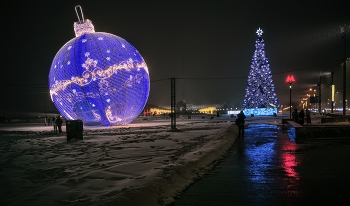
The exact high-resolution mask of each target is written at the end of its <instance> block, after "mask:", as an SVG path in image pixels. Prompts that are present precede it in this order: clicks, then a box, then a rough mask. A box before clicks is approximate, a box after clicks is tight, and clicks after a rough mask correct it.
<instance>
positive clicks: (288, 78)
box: [286, 75, 295, 84]
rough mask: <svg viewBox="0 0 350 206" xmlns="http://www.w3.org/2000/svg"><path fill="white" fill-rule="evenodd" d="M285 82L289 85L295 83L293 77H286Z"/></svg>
mask: <svg viewBox="0 0 350 206" xmlns="http://www.w3.org/2000/svg"><path fill="white" fill-rule="evenodd" d="M286 82H287V83H289V84H292V83H293V82H295V79H294V76H293V75H288V77H287V79H286Z"/></svg>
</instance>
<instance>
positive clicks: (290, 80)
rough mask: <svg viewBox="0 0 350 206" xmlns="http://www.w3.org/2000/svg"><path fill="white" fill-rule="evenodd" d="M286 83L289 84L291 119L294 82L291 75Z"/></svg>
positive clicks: (290, 116) (290, 114)
mask: <svg viewBox="0 0 350 206" xmlns="http://www.w3.org/2000/svg"><path fill="white" fill-rule="evenodd" d="M286 82H287V83H288V84H289V119H292V84H293V82H295V79H294V76H293V75H288V77H287V79H286Z"/></svg>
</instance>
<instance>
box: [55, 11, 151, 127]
mask: <svg viewBox="0 0 350 206" xmlns="http://www.w3.org/2000/svg"><path fill="white" fill-rule="evenodd" d="M78 18H79V17H78ZM74 30H75V34H76V37H75V38H73V39H71V40H70V41H68V42H67V43H66V44H65V45H63V46H62V47H61V49H60V50H59V51H58V52H57V54H56V56H55V57H54V59H53V62H52V65H51V68H50V72H49V88H50V95H51V99H52V101H53V103H54V104H55V106H56V108H57V109H58V111H59V112H60V114H61V115H62V116H63V117H64V118H65V119H67V120H82V121H83V122H84V123H85V125H89V124H90V125H103V126H114V125H127V124H129V123H131V122H132V121H133V120H135V119H136V118H137V117H138V116H139V115H140V113H141V112H142V110H143V108H144V106H145V105H146V102H147V99H148V95H149V91H150V78H149V73H148V68H147V65H146V62H145V61H144V59H143V57H142V56H141V54H140V53H139V52H138V51H137V49H136V48H135V47H134V46H132V45H131V44H130V43H129V42H127V41H126V40H125V39H123V38H121V37H118V36H116V35H113V34H110V33H104V32H95V30H94V26H93V24H92V22H91V21H90V20H88V19H79V21H78V22H75V23H74Z"/></svg>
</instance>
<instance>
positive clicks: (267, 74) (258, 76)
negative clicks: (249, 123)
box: [242, 28, 279, 115]
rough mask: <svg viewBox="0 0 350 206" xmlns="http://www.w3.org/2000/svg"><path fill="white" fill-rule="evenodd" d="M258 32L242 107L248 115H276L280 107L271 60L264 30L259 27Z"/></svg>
mask: <svg viewBox="0 0 350 206" xmlns="http://www.w3.org/2000/svg"><path fill="white" fill-rule="evenodd" d="M256 33H257V34H258V38H257V40H256V41H255V52H254V55H253V57H252V62H251V65H250V72H249V76H248V83H247V88H246V89H245V91H246V94H245V97H244V101H243V105H242V109H243V110H244V113H245V114H246V115H247V114H248V115H250V114H254V115H274V113H275V114H277V108H278V107H279V104H278V99H277V96H276V93H275V85H274V84H273V81H272V75H271V70H270V64H269V60H268V58H267V57H266V53H265V42H264V39H263V38H262V37H261V35H262V33H263V31H262V30H261V29H260V28H259V29H258V30H257V31H256Z"/></svg>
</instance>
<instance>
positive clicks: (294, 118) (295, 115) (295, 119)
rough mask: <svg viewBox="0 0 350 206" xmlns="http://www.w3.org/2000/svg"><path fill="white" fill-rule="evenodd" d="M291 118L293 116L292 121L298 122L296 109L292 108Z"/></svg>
mask: <svg viewBox="0 0 350 206" xmlns="http://www.w3.org/2000/svg"><path fill="white" fill-rule="evenodd" d="M292 118H293V121H294V122H296V123H299V117H298V110H297V109H294V111H293V113H292Z"/></svg>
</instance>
